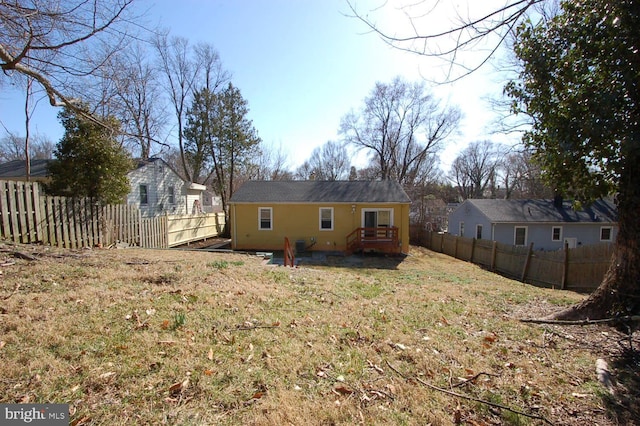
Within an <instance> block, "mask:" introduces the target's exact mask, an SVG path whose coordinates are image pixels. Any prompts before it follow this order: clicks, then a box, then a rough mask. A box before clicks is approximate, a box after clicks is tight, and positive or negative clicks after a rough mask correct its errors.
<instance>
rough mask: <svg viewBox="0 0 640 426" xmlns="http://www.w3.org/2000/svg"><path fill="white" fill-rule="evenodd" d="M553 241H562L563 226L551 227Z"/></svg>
mask: <svg viewBox="0 0 640 426" xmlns="http://www.w3.org/2000/svg"><path fill="white" fill-rule="evenodd" d="M551 241H562V226H554V227H552V228H551Z"/></svg>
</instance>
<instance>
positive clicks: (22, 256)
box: [11, 251, 38, 262]
mask: <svg viewBox="0 0 640 426" xmlns="http://www.w3.org/2000/svg"><path fill="white" fill-rule="evenodd" d="M11 256H13V257H19V258H20V259H24V260H28V261H31V262H33V261H34V260H38V258H37V257H35V256H32V255H30V254H28V253H23V252H21V251H13V252H11Z"/></svg>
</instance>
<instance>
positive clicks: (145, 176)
mask: <svg viewBox="0 0 640 426" xmlns="http://www.w3.org/2000/svg"><path fill="white" fill-rule="evenodd" d="M127 177H128V178H129V184H130V185H131V191H130V192H129V194H128V195H127V204H130V205H131V204H133V205H136V206H138V207H139V208H140V211H141V213H142V215H143V216H145V217H153V216H158V215H162V214H176V215H179V214H198V213H202V212H203V210H202V193H203V191H204V190H205V189H206V187H205V186H204V185H200V184H197V183H193V182H186V181H184V180H183V179H182V178H181V177H180V176H179V175H178V174H177V173H176V172H175V171H174V170H173V169H172V168H171V167H170V166H169V165H168V164H167V163H166V162H165V161H164V160H162V159H160V158H150V159H148V160H139V161H138V163H137V167H136V168H135V169H133V170H132V171H130V172H129V173H127Z"/></svg>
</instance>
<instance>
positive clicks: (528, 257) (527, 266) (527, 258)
mask: <svg viewBox="0 0 640 426" xmlns="http://www.w3.org/2000/svg"><path fill="white" fill-rule="evenodd" d="M532 253H533V243H531V244H529V251H528V252H527V257H526V258H525V261H524V268H522V277H521V278H520V281H522V282H524V280H525V278H527V271H528V270H529V263H530V262H531V254H532Z"/></svg>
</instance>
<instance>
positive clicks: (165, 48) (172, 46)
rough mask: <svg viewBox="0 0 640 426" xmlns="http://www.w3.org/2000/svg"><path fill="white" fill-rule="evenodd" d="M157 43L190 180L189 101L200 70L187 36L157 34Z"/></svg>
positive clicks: (185, 167)
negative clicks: (185, 134)
mask: <svg viewBox="0 0 640 426" xmlns="http://www.w3.org/2000/svg"><path fill="white" fill-rule="evenodd" d="M154 46H155V48H156V51H157V53H158V57H159V66H160V69H161V72H162V73H163V75H164V77H165V82H166V84H167V91H168V94H169V99H170V101H171V106H172V107H173V110H174V113H175V119H176V122H177V127H178V128H177V138H178V148H179V150H180V158H181V162H182V172H183V173H184V176H185V177H186V178H187V180H189V181H191V180H192V176H191V171H190V170H189V168H188V167H187V159H186V155H185V147H184V139H183V130H184V117H185V113H186V109H187V104H188V101H189V96H190V95H191V94H192V91H193V89H194V87H195V84H196V76H197V73H198V69H197V67H196V66H195V65H194V63H193V62H192V61H191V58H190V46H189V41H188V40H187V39H186V38H182V37H172V38H170V37H169V35H168V34H162V35H158V36H157V37H156V39H155V41H154Z"/></svg>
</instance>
